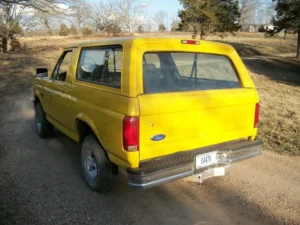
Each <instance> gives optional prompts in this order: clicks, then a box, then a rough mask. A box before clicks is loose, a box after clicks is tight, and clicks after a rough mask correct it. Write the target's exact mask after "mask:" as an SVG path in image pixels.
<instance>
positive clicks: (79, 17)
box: [69, 0, 91, 37]
mask: <svg viewBox="0 0 300 225" xmlns="http://www.w3.org/2000/svg"><path fill="white" fill-rule="evenodd" d="M90 9H91V7H90V5H89V4H88V3H87V1H86V0H73V1H72V3H71V4H70V13H69V15H70V16H71V17H73V18H74V20H75V24H76V28H77V31H78V33H79V34H80V37H82V28H83V26H84V25H86V24H87V23H88V22H89V21H88V20H89V18H90V17H91V16H90V14H91V10H90Z"/></svg>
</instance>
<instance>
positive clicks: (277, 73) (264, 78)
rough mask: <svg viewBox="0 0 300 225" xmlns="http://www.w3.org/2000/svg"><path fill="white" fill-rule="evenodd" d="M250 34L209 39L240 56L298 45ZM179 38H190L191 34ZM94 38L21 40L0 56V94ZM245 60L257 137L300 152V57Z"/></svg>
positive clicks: (26, 83) (271, 146)
mask: <svg viewBox="0 0 300 225" xmlns="http://www.w3.org/2000/svg"><path fill="white" fill-rule="evenodd" d="M251 35H252V34H251ZM251 35H250V34H249V35H248V36H243V35H240V36H238V37H232V36H231V37H227V38H225V39H220V38H215V37H211V38H208V39H213V40H215V41H222V42H227V43H233V45H234V46H235V48H236V49H237V51H238V52H239V54H240V55H242V56H258V55H273V54H282V53H290V52H293V51H294V49H295V46H296V41H295V40H293V38H290V39H289V40H286V41H285V40H283V39H265V38H264V37H263V36H262V35H260V34H259V36H257V34H256V35H252V36H251ZM179 36H180V35H179ZM180 37H183V38H188V35H182V36H180ZM189 37H190V36H189ZM95 39H99V37H91V38H84V40H80V39H76V38H58V37H53V38H52V39H49V38H24V39H22V40H21V42H22V44H23V46H25V47H24V49H23V50H22V51H20V52H16V53H10V54H8V55H0V67H1V69H2V70H1V73H0V94H1V96H2V97H3V96H5V95H13V94H14V93H16V92H22V91H23V90H24V88H29V87H30V86H31V82H32V79H33V78H34V74H35V68H37V67H47V68H48V69H49V71H51V70H52V68H53V67H54V65H55V63H56V60H57V59H58V56H59V54H60V52H61V51H62V48H63V47H64V46H66V45H68V44H73V43H77V42H81V41H86V40H95ZM244 62H245V64H246V66H247V68H248V69H249V72H250V74H251V77H252V79H253V81H254V83H255V85H256V87H257V89H258V91H259V94H260V99H261V103H260V106H261V112H260V123H259V133H258V136H259V137H260V138H262V139H263V141H264V149H265V150H270V151H275V152H278V153H282V154H289V155H300V61H299V60H296V59H295V58H282V57H269V58H265V57H259V58H254V59H251V58H248V59H247V58H245V59H244ZM0 102H1V99H0Z"/></svg>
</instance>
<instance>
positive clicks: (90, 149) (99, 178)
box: [81, 134, 116, 193]
mask: <svg viewBox="0 0 300 225" xmlns="http://www.w3.org/2000/svg"><path fill="white" fill-rule="evenodd" d="M81 164H82V169H83V174H84V178H85V180H86V182H87V184H88V186H89V187H90V188H91V189H92V190H93V191H97V192H102V193H107V192H110V191H112V190H113V188H114V184H115V182H116V175H115V173H114V169H115V168H114V165H113V164H112V163H111V162H110V161H109V160H108V158H107V157H106V154H105V150H104V149H103V148H102V147H101V145H100V144H99V143H98V141H97V139H96V137H95V136H94V135H92V134H90V135H87V136H86V137H85V138H84V141H83V143H82V148H81Z"/></svg>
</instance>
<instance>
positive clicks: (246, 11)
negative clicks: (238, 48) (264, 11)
mask: <svg viewBox="0 0 300 225" xmlns="http://www.w3.org/2000/svg"><path fill="white" fill-rule="evenodd" d="M259 4H260V0H239V7H240V13H241V15H240V25H241V26H242V27H243V26H244V25H245V24H246V23H251V22H253V21H254V20H255V18H254V19H253V17H255V10H256V9H257V8H258V6H259Z"/></svg>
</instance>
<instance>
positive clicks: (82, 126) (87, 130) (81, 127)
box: [76, 119, 96, 142]
mask: <svg viewBox="0 0 300 225" xmlns="http://www.w3.org/2000/svg"><path fill="white" fill-rule="evenodd" d="M76 124H77V129H78V133H79V138H80V141H81V142H82V141H83V139H84V138H85V136H86V135H88V134H91V133H92V134H94V132H93V130H92V129H91V127H90V126H89V125H88V124H87V123H86V122H84V121H82V120H78V119H77V120H76ZM94 135H95V134H94ZM95 137H96V135H95Z"/></svg>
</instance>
